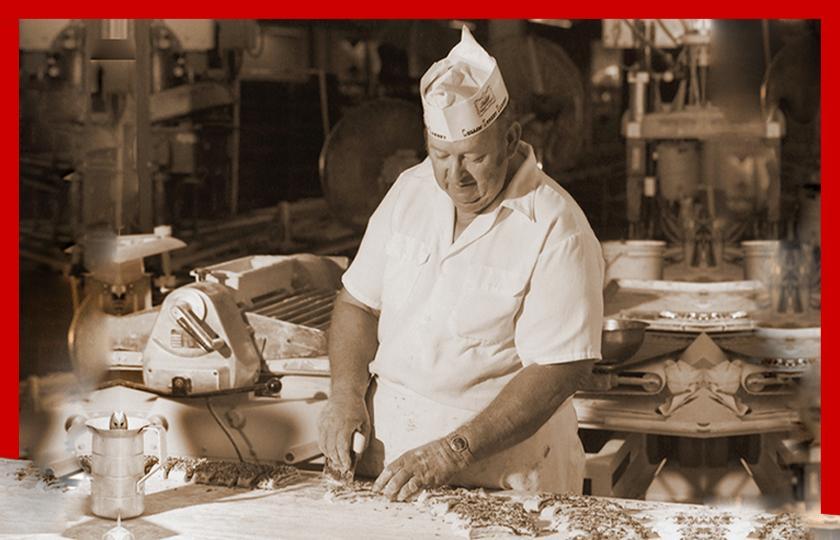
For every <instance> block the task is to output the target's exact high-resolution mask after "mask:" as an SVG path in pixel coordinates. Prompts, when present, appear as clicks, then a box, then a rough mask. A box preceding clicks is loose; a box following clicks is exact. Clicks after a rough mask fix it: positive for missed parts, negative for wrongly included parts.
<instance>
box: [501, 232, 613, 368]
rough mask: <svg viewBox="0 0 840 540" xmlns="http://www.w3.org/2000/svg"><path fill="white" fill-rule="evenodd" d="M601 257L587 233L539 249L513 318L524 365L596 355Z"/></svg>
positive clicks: (601, 312)
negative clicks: (526, 286)
mask: <svg viewBox="0 0 840 540" xmlns="http://www.w3.org/2000/svg"><path fill="white" fill-rule="evenodd" d="M603 282H604V260H603V257H602V255H601V248H600V244H599V243H598V241H597V239H596V238H595V237H594V235H592V234H591V233H577V234H574V235H572V236H570V237H568V238H565V239H563V240H561V241H559V242H557V243H555V244H553V245H550V246H548V247H546V248H545V249H544V251H543V252H542V253H541V254H540V256H539V258H538V259H537V263H536V265H535V267H534V271H533V274H532V277H531V281H530V285H529V287H528V289H527V291H526V295H525V298H524V300H523V304H522V309H521V311H520V314H519V316H518V318H517V321H516V330H515V342H516V349H517V353H518V354H519V357H520V359H521V360H522V363H523V364H524V365H528V364H535V363H536V364H556V363H562V362H573V361H575V360H585V359H600V358H601V327H602V324H603V316H604V301H603Z"/></svg>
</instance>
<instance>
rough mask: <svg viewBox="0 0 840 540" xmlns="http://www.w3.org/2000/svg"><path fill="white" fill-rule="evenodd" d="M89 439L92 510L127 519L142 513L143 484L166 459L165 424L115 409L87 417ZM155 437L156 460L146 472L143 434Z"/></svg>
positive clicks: (106, 515)
mask: <svg viewBox="0 0 840 540" xmlns="http://www.w3.org/2000/svg"><path fill="white" fill-rule="evenodd" d="M85 425H86V426H87V428H88V429H89V430H90V432H91V434H92V441H91V450H92V456H91V463H90V469H91V470H90V472H91V482H90V493H91V510H92V512H93V513H94V514H96V515H97V516H100V517H105V518H111V519H117V518H123V519H128V518H132V517H136V516H139V515H140V514H142V513H143V496H144V495H145V489H144V488H145V483H146V480H148V479H149V477H151V476H152V475H153V474H155V473H156V472H157V471H158V469H160V468H161V466H162V465H163V462H164V460H165V459H166V435H165V433H164V431H165V427H164V426H162V425H159V424H156V423H151V422H150V421H148V420H146V419H144V418H138V417H130V416H125V415H123V414H122V413H120V412H115V413H114V414H112V415H111V416H110V418H109V417H107V416H103V417H100V418H94V419H92V420H88V421H87V422H86V423H85ZM147 430H154V431H156V432H157V436H158V462H157V464H156V465H155V466H154V467H152V469H151V470H150V471H149V472H148V473H145V474H144V472H145V454H144V452H143V434H144V433H145V432H146V431H147Z"/></svg>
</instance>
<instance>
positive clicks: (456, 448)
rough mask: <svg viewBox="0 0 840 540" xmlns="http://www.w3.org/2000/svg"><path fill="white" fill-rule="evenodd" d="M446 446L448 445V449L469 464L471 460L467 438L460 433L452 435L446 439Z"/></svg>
mask: <svg viewBox="0 0 840 540" xmlns="http://www.w3.org/2000/svg"><path fill="white" fill-rule="evenodd" d="M446 444H448V445H449V448H451V449H452V451H453V452H455V453H456V454H458V455H459V456H461V457H462V458H463V459H464V460H465V461H467V462H471V461H472V460H473V454H472V451H471V450H470V443H469V441H467V438H466V437H464V436H463V435H461V434H460V433H453V434H452V435H449V436H448V437H446Z"/></svg>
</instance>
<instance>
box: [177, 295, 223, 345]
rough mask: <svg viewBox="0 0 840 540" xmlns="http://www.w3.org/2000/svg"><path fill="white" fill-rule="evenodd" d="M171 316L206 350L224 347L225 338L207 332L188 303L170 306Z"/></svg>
mask: <svg viewBox="0 0 840 540" xmlns="http://www.w3.org/2000/svg"><path fill="white" fill-rule="evenodd" d="M172 317H173V318H174V319H175V321H176V322H177V323H178V325H179V326H180V327H181V328H183V329H184V330H186V332H187V333H188V334H189V335H191V336H192V337H193V338H194V339H195V340H196V341H197V342H198V344H199V345H201V347H202V348H203V349H204V350H205V351H207V352H213V351H218V350H221V349H222V348H224V346H225V340H223V339H222V338H220V337H219V336H217V335H215V334H212V333H211V332H208V331H207V330H206V329H205V328H204V327H203V326H202V324H201V321H200V320H199V319H198V317H196V316H195V313H193V310H192V308H191V307H190V305H189V304H186V303H183V304H178V305H176V306H175V307H173V308H172Z"/></svg>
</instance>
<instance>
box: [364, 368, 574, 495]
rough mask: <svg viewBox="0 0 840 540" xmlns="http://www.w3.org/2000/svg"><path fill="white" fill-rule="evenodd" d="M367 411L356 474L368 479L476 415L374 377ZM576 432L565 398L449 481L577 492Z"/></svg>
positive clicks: (470, 484) (570, 409)
mask: <svg viewBox="0 0 840 540" xmlns="http://www.w3.org/2000/svg"><path fill="white" fill-rule="evenodd" d="M368 410H369V411H370V413H371V423H372V425H373V430H372V432H371V437H370V444H369V445H368V448H367V450H366V451H365V453H364V454H363V456H362V459H361V460H360V462H359V464H358V467H357V472H358V473H359V474H360V475H362V476H370V477H376V476H378V475H379V473H380V472H382V469H383V467H384V466H385V465H387V464H388V463H391V462H392V461H394V460H395V459H397V458H398V457H399V456H400V455H402V454H403V453H404V452H406V451H408V450H411V449H413V448H417V447H418V446H422V445H424V444H426V443H428V442H430V441H432V440H434V439H438V438H440V437H443V436H445V435H448V434H449V433H450V432H452V431H453V430H455V429H456V428H458V427H459V426H461V425H462V424H464V423H465V422H467V421H468V420H470V419H471V418H473V417H474V416H475V414H476V413H475V412H473V411H468V410H464V409H458V408H455V407H450V406H447V405H441V404H440V403H437V402H435V401H432V400H430V399H428V398H426V397H423V396H421V395H419V394H417V393H415V392H413V391H412V390H409V389H407V388H404V387H402V386H400V385H397V384H394V383H390V382H388V381H386V380H384V379H381V378H379V377H376V378H374V379H373V381H372V382H371V388H370V391H369V392H368ZM577 430H578V423H577V415H576V414H575V409H574V407H573V406H572V399H571V398H569V399H567V400H566V401H565V402H564V403H563V404H562V405H561V406H560V407H559V408H558V409H557V412H556V413H555V414H554V415H553V416H552V417H551V418H550V419H549V420H548V421H547V422H546V423H545V424H544V425H543V426H542V427H541V428H540V429H539V430H537V432H536V433H534V435H532V436H531V437H530V438H528V439H526V440H524V441H522V442H521V443H519V444H517V445H515V446H513V447H511V448H508V449H507V450H504V451H502V452H499V453H497V454H494V455H492V456H490V457H488V458H486V459H483V460H481V461H477V462H475V463H473V464H472V465H471V466H470V467H468V468H467V469H466V470H465V471H462V472H461V473H459V474H458V475H456V476H455V477H454V478H453V479H452V480H451V481H450V484H452V485H459V486H465V487H486V488H496V489H515V490H522V491H548V492H553V493H572V494H580V493H581V492H582V490H583V472H584V464H585V456H584V452H583V445H582V444H581V442H580V439H579V438H578V435H577Z"/></svg>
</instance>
